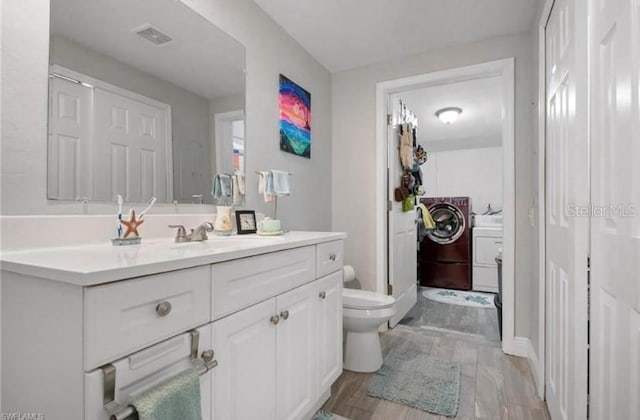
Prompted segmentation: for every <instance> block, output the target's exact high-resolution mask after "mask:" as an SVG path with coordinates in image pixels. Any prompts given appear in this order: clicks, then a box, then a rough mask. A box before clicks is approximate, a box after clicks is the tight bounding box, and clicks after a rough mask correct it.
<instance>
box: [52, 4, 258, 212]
mask: <svg viewBox="0 0 640 420" xmlns="http://www.w3.org/2000/svg"><path fill="white" fill-rule="evenodd" d="M50 37H51V39H50V58H49V64H50V71H49V73H50V77H49V138H48V186H47V191H48V198H49V199H53V200H97V201H112V200H115V199H116V197H117V195H118V194H120V195H122V196H123V197H124V199H125V200H126V201H129V202H145V201H147V200H149V199H150V198H151V197H156V198H157V199H158V201H159V202H174V201H177V202H179V203H212V202H213V198H212V196H211V185H212V178H213V177H214V176H215V175H216V174H217V173H227V174H233V173H239V174H244V167H245V163H244V161H245V150H246V139H245V130H244V127H245V117H244V102H245V74H244V69H245V50H244V47H243V46H242V45H241V44H240V43H238V42H237V41H236V40H234V39H233V38H231V37H230V36H228V35H227V34H226V33H224V32H223V31H222V30H220V29H219V28H217V27H216V26H214V25H213V24H212V23H211V22H209V21H208V20H207V19H205V18H204V17H202V16H200V15H199V14H197V13H196V12H195V11H193V10H192V9H191V8H189V7H188V6H186V5H184V4H183V3H181V2H180V1H176V0H108V1H105V0H51V32H50Z"/></svg>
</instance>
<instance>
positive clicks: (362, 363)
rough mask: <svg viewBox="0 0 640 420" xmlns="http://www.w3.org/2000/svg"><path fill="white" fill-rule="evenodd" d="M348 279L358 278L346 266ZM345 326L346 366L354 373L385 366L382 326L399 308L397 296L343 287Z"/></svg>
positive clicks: (370, 370)
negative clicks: (396, 306)
mask: <svg viewBox="0 0 640 420" xmlns="http://www.w3.org/2000/svg"><path fill="white" fill-rule="evenodd" d="M344 271H345V276H344V278H345V281H349V280H351V279H353V278H354V277H355V275H354V273H353V268H351V267H350V266H345V270H344ZM342 298H343V302H342V306H343V325H344V331H345V350H344V368H345V369H346V370H350V371H353V372H375V371H377V370H378V369H380V367H381V366H382V349H381V347H380V338H379V337H378V328H379V327H380V325H382V324H384V323H385V322H387V321H388V320H389V319H391V317H392V316H393V314H394V313H395V309H394V307H393V304H394V303H395V299H394V298H393V296H387V295H383V294H381V293H376V292H371V291H368V290H359V289H347V288H345V289H343V292H342Z"/></svg>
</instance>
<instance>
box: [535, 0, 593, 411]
mask: <svg viewBox="0 0 640 420" xmlns="http://www.w3.org/2000/svg"><path fill="white" fill-rule="evenodd" d="M582 3H583V2H581V1H577V0H557V1H556V2H555V3H554V5H553V9H552V11H551V16H550V18H549V21H548V23H547V27H546V52H547V56H546V63H545V67H546V70H545V76H546V147H545V149H546V182H547V188H546V194H547V196H546V203H547V204H546V205H547V208H546V213H547V218H546V226H545V229H546V250H547V255H546V276H545V277H546V293H547V296H546V315H545V316H546V325H547V328H546V340H545V342H546V350H545V352H546V375H545V381H546V399H547V405H548V407H549V413H550V414H551V417H552V418H553V419H578V418H585V417H586V407H587V402H586V395H587V389H586V385H587V376H586V371H587V363H588V362H587V344H588V342H587V333H586V328H585V326H586V325H587V287H588V285H587V276H588V273H587V256H588V251H589V250H588V228H589V222H588V221H589V219H588V217H572V216H575V215H572V209H573V211H575V209H576V208H578V207H580V208H581V207H587V206H588V203H589V185H588V182H587V180H588V147H589V144H588V137H587V128H588V125H587V120H586V111H587V108H586V106H587V96H586V94H585V92H586V91H587V78H586V74H587V73H586V66H587V61H586V47H587V45H586V42H585V41H584V39H585V36H584V34H585V33H586V26H585V25H586V22H587V19H586V8H585V7H584V5H583V4H582Z"/></svg>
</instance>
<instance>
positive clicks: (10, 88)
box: [1, 0, 332, 230]
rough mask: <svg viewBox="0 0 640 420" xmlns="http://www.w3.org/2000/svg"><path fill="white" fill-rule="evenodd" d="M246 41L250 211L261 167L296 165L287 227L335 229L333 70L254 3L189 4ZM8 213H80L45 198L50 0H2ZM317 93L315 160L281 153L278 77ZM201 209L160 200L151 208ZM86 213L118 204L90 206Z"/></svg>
mask: <svg viewBox="0 0 640 420" xmlns="http://www.w3.org/2000/svg"><path fill="white" fill-rule="evenodd" d="M185 3H187V4H189V5H190V6H191V7H193V8H194V9H196V10H197V11H198V12H199V13H201V14H202V15H204V16H205V17H207V18H209V19H210V20H211V21H212V22H213V23H214V24H216V25H218V26H219V27H220V28H221V29H222V30H224V31H226V32H227V33H229V34H230V35H231V36H233V37H234V38H236V39H237V40H238V41H240V42H241V43H242V44H244V46H245V47H246V51H247V80H246V88H247V99H246V113H247V127H246V128H247V143H248V146H247V172H248V177H247V182H248V184H247V186H248V196H247V207H248V208H254V209H256V210H258V211H261V212H265V211H267V210H269V209H270V206H267V205H265V204H264V203H262V202H261V201H260V200H259V197H258V193H257V176H256V175H255V174H254V171H255V170H258V169H269V168H278V169H285V170H289V171H294V172H295V175H294V176H293V177H292V179H291V181H292V189H293V195H292V196H291V197H287V198H284V199H282V200H280V202H279V205H278V207H279V216H280V218H282V219H283V223H284V225H285V227H286V228H288V229H298V230H300V229H309V230H312V229H315V230H327V229H329V228H330V226H331V199H332V197H331V192H330V191H331V177H332V175H331V163H330V162H331V113H330V107H331V75H330V73H329V72H328V71H327V70H326V69H325V68H324V67H323V66H322V65H320V64H319V63H318V62H317V61H316V60H314V59H313V58H312V57H311V56H310V55H309V54H308V53H307V52H306V51H305V50H304V49H303V48H302V47H301V46H300V45H299V44H298V43H297V42H296V41H294V40H293V39H292V38H291V37H290V36H289V35H287V34H286V32H285V31H284V30H283V29H282V28H280V27H279V26H278V25H277V24H276V23H275V22H273V20H271V19H270V18H269V17H268V16H267V15H266V14H265V13H264V12H263V11H262V10H261V9H260V8H259V7H258V6H257V5H256V4H255V3H253V2H252V1H251V0H185ZM2 8H3V10H2V29H1V30H2V72H1V73H2V75H1V83H2V87H3V88H2V99H1V100H2V110H3V113H2V125H3V133H2V145H1V152H2V158H1V159H2V161H1V164H2V165H1V166H2V169H1V170H2V185H1V186H2V203H1V213H2V214H44V213H49V214H51V213H58V214H71V213H76V214H79V213H82V212H83V211H84V210H85V209H84V208H83V206H82V204H80V203H56V202H50V201H47V200H46V147H45V145H46V136H47V63H48V48H49V1H48V0H23V1H4V2H2ZM280 73H283V74H285V75H286V76H287V77H289V78H291V79H292V80H294V81H296V82H297V83H299V84H300V85H302V86H303V87H304V88H305V89H307V90H308V91H310V92H311V101H312V112H313V121H312V138H313V139H312V141H313V144H312V149H311V160H307V159H304V158H301V157H298V156H294V155H291V154H286V153H283V152H281V151H280V150H279V127H278V75H279V74H280ZM194 210H195V211H210V209H208V208H206V207H203V208H200V209H199V210H198V209H197V208H196V207H192V206H180V207H178V208H174V207H172V206H169V205H166V206H158V207H157V208H155V209H154V211H155V212H173V211H180V212H185V211H194ZM88 211H89V212H101V213H104V212H111V211H114V206H112V205H108V206H106V205H100V204H93V203H90V204H89V206H88Z"/></svg>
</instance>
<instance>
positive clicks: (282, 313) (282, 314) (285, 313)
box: [280, 311, 289, 321]
mask: <svg viewBox="0 0 640 420" xmlns="http://www.w3.org/2000/svg"><path fill="white" fill-rule="evenodd" d="M280 318H282V319H284V320H285V321H286V320H287V319H288V318H289V311H282V312H280Z"/></svg>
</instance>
